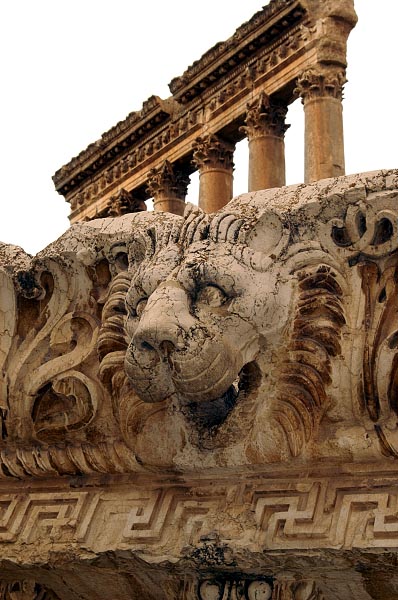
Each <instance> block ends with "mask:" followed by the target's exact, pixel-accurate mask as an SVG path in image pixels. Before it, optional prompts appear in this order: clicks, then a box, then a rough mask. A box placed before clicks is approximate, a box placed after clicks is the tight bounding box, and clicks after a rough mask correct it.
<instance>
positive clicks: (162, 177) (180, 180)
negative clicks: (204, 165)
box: [147, 160, 189, 215]
mask: <svg viewBox="0 0 398 600" xmlns="http://www.w3.org/2000/svg"><path fill="white" fill-rule="evenodd" d="M147 183H148V188H147V191H148V193H149V194H151V196H153V201H154V210H155V211H156V212H170V213H174V214H175V215H183V214H184V210H185V196H186V195H187V189H188V184H189V177H188V176H187V175H185V174H184V173H182V172H181V171H178V170H176V169H174V168H173V166H172V165H171V163H169V161H168V160H165V161H164V163H163V164H162V165H161V166H160V167H159V168H157V169H151V171H149V173H148V182H147Z"/></svg>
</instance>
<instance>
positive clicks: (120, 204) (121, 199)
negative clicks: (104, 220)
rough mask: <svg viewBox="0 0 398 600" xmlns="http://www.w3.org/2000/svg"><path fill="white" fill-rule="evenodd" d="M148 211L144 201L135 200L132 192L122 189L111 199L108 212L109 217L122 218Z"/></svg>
mask: <svg viewBox="0 0 398 600" xmlns="http://www.w3.org/2000/svg"><path fill="white" fill-rule="evenodd" d="M144 210H146V204H145V202H144V201H143V200H139V199H138V198H134V197H133V196H132V194H131V193H130V192H128V191H127V190H125V189H123V188H122V189H121V190H120V191H119V192H118V193H117V194H115V195H114V196H111V197H110V199H109V207H108V209H107V211H106V215H105V216H107V217H121V216H122V215H126V214H127V213H135V212H141V211H144Z"/></svg>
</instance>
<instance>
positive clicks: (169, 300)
mask: <svg viewBox="0 0 398 600" xmlns="http://www.w3.org/2000/svg"><path fill="white" fill-rule="evenodd" d="M194 325H195V320H194V318H193V317H192V315H191V314H190V312H189V300H188V296H187V294H186V292H185V290H184V288H182V287H181V286H180V284H178V283H177V282H174V281H172V282H165V283H163V284H161V285H160V286H159V287H158V288H157V289H156V291H155V292H154V293H153V294H152V295H151V296H150V297H149V299H148V303H147V305H146V308H145V310H144V312H143V314H142V316H141V319H140V322H139V324H138V327H137V329H136V331H135V334H134V337H133V343H134V344H135V346H136V347H138V348H141V350H149V351H150V350H156V352H158V353H159V354H161V355H163V356H165V355H168V354H170V352H172V351H173V350H174V349H176V348H177V349H178V348H183V347H184V346H185V344H186V336H187V333H188V332H189V330H190V329H192V327H193V326H194Z"/></svg>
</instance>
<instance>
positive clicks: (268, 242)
mask: <svg viewBox="0 0 398 600" xmlns="http://www.w3.org/2000/svg"><path fill="white" fill-rule="evenodd" d="M287 234H288V230H287V229H286V228H284V226H283V223H282V222H281V220H280V218H279V216H278V215H276V214H275V213H272V212H266V213H265V214H263V215H261V217H260V218H259V219H258V221H257V222H256V223H255V224H254V226H253V227H251V228H250V229H249V231H248V232H247V233H246V236H245V243H246V244H247V246H248V247H249V248H251V249H252V250H253V251H254V252H259V253H260V254H262V255H264V256H271V255H273V256H277V255H278V254H279V253H280V251H281V250H282V247H283V246H284V245H285V238H286V237H287Z"/></svg>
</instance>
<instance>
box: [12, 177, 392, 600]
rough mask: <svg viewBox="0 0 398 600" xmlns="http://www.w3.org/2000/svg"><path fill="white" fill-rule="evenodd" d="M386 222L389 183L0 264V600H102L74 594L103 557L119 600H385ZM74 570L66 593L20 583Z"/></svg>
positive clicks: (77, 231) (92, 228) (236, 206)
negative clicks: (0, 578)
mask: <svg viewBox="0 0 398 600" xmlns="http://www.w3.org/2000/svg"><path fill="white" fill-rule="evenodd" d="M397 198H398V171H379V172H375V173H367V174H366V173H365V174H361V175H355V176H349V177H342V178H335V179H327V180H323V181H319V182H317V183H314V184H311V185H296V186H290V187H285V188H278V189H273V190H264V191H260V192H253V193H250V194H245V195H242V196H240V197H238V198H236V199H234V200H233V201H231V202H230V203H229V204H228V205H227V206H225V207H224V208H222V209H221V210H220V211H218V212H216V213H213V214H205V213H204V212H202V211H201V210H200V209H199V208H198V207H195V206H192V205H187V207H186V210H185V213H184V215H182V216H179V215H175V214H170V213H158V214H156V213H147V212H145V211H141V212H138V213H135V214H124V215H121V216H118V217H115V218H111V217H108V218H104V219H97V220H92V221H90V222H87V223H79V224H76V225H74V226H72V227H71V229H70V230H69V231H68V232H66V233H65V234H64V235H63V236H62V237H61V238H60V239H59V240H57V241H56V242H54V243H53V244H51V245H50V246H48V247H47V248H46V249H45V250H43V251H42V252H40V253H39V254H38V255H37V256H36V257H34V258H32V257H30V256H29V255H27V254H26V253H25V252H24V251H23V250H21V249H20V248H16V247H14V246H9V245H6V244H3V245H1V247H0V260H1V269H0V278H1V307H2V310H1V321H0V325H1V336H0V361H1V388H0V389H1V403H0V409H1V410H0V417H1V440H0V467H1V470H0V553H2V554H1V556H4V557H6V558H7V560H8V561H9V562H8V563H7V565H6V569H5V574H6V578H5V582H4V586H3V588H4V590H3V592H2V593H3V596H4V598H5V599H6V600H9V599H12V598H14V596H15V598H20V597H21V598H25V597H28V598H30V597H32V598H43V600H44V598H57V597H60V598H63V597H65V598H72V599H74V598H75V597H76V598H77V597H81V598H87V599H88V598H91V597H98V598H104V599H105V598H106V597H108V596H109V594H111V595H112V593H113V591H112V590H113V586H114V585H116V583H115V581H116V580H115V581H114V580H113V579H112V580H109V582H105V581H104V584H103V589H102V588H101V589H102V591H101V592H100V591H98V589H99V588H98V586H97V584H95V583H93V584H91V583H89V581H88V580H87V583H84V585H83V583H82V582H80V583H76V582H75V576H74V575H73V574H72V571H73V568H74V567H73V565H75V564H77V563H78V565H79V567H78V569H83V570H84V569H85V568H86V567H87V569H88V568H89V567H88V565H86V566H84V565H85V564H86V563H85V561H86V560H87V557H90V560H91V558H92V557H96V559H95V560H97V559H98V560H102V561H105V562H106V561H107V560H108V558H109V556H108V553H109V552H115V553H116V555H115V556H117V558H116V559H115V560H116V562H117V564H121V563H120V561H122V562H123V560H125V558H122V557H123V556H126V555H125V554H123V553H129V554H128V556H129V558H128V561H127V563H126V564H128V565H129V566H128V567H126V568H127V569H128V570H129V569H130V570H131V577H134V578H136V579H134V582H135V583H134V585H133V584H132V585H133V588H132V589H134V590H141V587H140V586H141V585H142V586H144V587H143V588H142V589H144V591H143V592H141V591H136V592H134V593H135V594H136V595H135V596H134V595H132V596H131V594H130V596H129V595H128V593H127V592H124V591H123V592H122V591H120V593H119V596H120V598H121V599H122V600H125V599H126V600H127V598H130V597H133V598H135V597H137V598H139V597H142V598H148V599H152V598H155V597H156V598H157V597H160V598H164V599H165V600H169V599H170V600H171V599H173V598H185V600H198V599H201V600H207V599H208V598H217V599H222V600H237V599H239V600H251V599H252V598H256V599H258V598H269V599H271V600H293V599H299V600H315V599H316V600H323V599H325V600H327V599H328V598H341V599H342V600H343V599H344V598H349V597H352V598H355V599H356V598H359V597H360V596H358V594H359V591H358V590H360V591H361V593H363V594H365V593H367V592H365V591H364V590H370V591H369V594H368V596H366V595H364V596H363V597H364V598H367V597H369V598H372V597H380V598H384V599H385V598H388V599H389V600H390V599H391V598H393V595H392V593H393V592H392V591H391V590H394V589H395V588H394V586H395V585H396V583H395V579H394V577H393V575H392V574H391V577H390V573H389V572H388V573H387V572H386V573H385V575H383V577H384V579H383V582H382V589H383V590H384V591H383V594H384V596H383V595H381V596H380V594H379V596H377V594H376V595H375V593H376V592H374V591H373V590H374V589H376V588H377V586H376V583H375V579H374V578H375V574H374V573H375V572H376V571H374V570H375V569H376V567H374V564H376V563H375V562H374V561H376V560H381V559H376V558H375V557H376V555H377V556H378V555H379V554H380V553H385V549H386V548H392V549H393V548H395V547H396V544H397V540H398V524H397V517H396V511H397V506H398V495H397V489H396V473H397V466H396V458H397V456H398V433H397V416H398V415H397V385H398V384H397V377H398V375H397V370H398V367H397V364H398V358H397V356H398V354H397V339H398V319H397V312H398V305H397V255H398V254H397V251H398V248H397V247H398V236H397V222H398V220H397V216H398V215H397ZM117 200H118V203H117V206H118V207H119V209H120V212H122V205H123V202H130V201H131V197H130V196H129V195H128V194H127V193H126V192H121V194H120V197H119V198H118V199H117ZM115 202H116V201H115ZM115 205H116V204H115ZM49 486H50V487H49ZM370 550H372V552H373V553H375V554H374V555H373V554H372V556H371V557H368V556H367V553H369V551H370ZM66 551H67V556H68V557H70V556H73V558H72V559H71V558H65V560H66V564H69V565H72V566H70V568H71V569H72V571H71V572H70V573H69V575H65V577H66V579H65V581H66V582H67V588H65V586H64V574H63V573H64V572H63V571H62V570H61V571H59V572H58V571H57V572H56V573H55V574H54V577H53V578H51V577H50V578H48V577H47V574H46V573H44V574H43V578H41V577H38V576H37V572H36V571H35V570H33V571H32V572H29V573H28V574H26V575H25V573H24V572H23V571H18V569H17V565H25V567H26V568H27V567H28V566H29V565H30V567H29V568H31V567H32V569H33V566H34V569H36V568H37V565H38V564H40V565H42V564H48V563H49V561H51V560H52V556H64V554H63V553H64V552H66ZM314 552H316V553H317V556H318V558H319V561H320V562H319V565H323V566H319V565H318V563H317V565H316V568H315V566H314V560H313V553H314ZM68 553H72V554H68ZM117 553H122V554H117ZM137 553H138V554H137ZM311 553H312V554H311ZM333 553H335V554H333ZM344 553H345V554H344ZM377 553H379V554H377ZM138 555H139V557H140V561H141V562H140V563H139V564H138V566H137V565H136V564H135V563H134V561H136V560H137V556H138ZM383 556H385V558H384V559H383V560H384V562H383V563H382V564H383V569H385V568H387V567H386V564H387V563H386V562H385V561H386V560H387V558H386V555H384V554H383ZM106 557H108V558H106ZM358 557H359V558H358ZM337 558H338V561H340V562H338V565H337V563H336V562H335V561H336V560H337ZM62 560H64V559H62ZM109 560H110V559H109ZM126 560H127V559H126ZM317 560H318V559H317ZM68 561H69V562H68ZM76 561H77V563H76ZM129 561H130V562H129ZM131 561H133V563H131ZM164 561H169V563H167V564H170V565H175V566H174V567H172V568H171V567H170V568H169V567H168V568H165V567H164ZM341 561H343V562H341ZM344 561H346V562H344ZM358 561H359V562H360V564H361V569H362V570H361V571H358V572H357V571H356V570H355V569H356V565H357V564H358ZM387 562H388V561H387ZM150 563H153V564H154V565H157V566H156V569H157V571H156V573H157V576H159V577H163V578H164V583H163V584H162V585H163V587H162V591H161V592H159V594H160V595H159V594H158V591H157V587H156V585H152V584H150V583H148V587H145V586H146V585H147V583H145V582H146V581H147V580H146V579H145V578H146V577H148V578H149V579H150V577H151V569H152V568H155V567H151V566H150ZM343 563H344V566H342V565H343ZM104 564H105V563H104ZM106 564H108V563H106ZM377 564H379V563H377ZM388 564H389V563H388ZM10 565H11V566H10ZM160 565H163V566H160ZM336 565H337V566H336ZM339 565H340V566H339ZM11 567H12V568H11ZM25 567H24V568H25ZM318 567H319V568H318ZM18 568H19V567H18ZM57 568H58V567H57ZM62 568H64V567H62ZM65 568H66V567H65ZM68 568H69V567H68ZM90 568H91V567H90ZM112 568H113V567H112ZM377 568H379V567H377ZM142 569H144V571H145V573H146V574H145V577H144V578H143V576H142V572H143V571H142ZM339 569H340V570H339ZM341 569H342V570H343V571H344V573H345V575H344V576H340V575H341V573H342V572H343V571H341ZM129 572H130V571H129ZM325 572H326V573H327V574H328V575H327V576H325V575H324V573H325ZM383 572H384V571H383ZM32 573H33V574H32ZM40 573H41V572H40ZM57 573H58V574H57ZM96 573H97V571H96ZM112 573H113V571H112ZM181 573H183V574H184V575H183V577H182V575H181ZM347 573H349V574H350V576H348V575H347ZM355 573H357V574H356V575H355V577H357V579H355V577H354V574H355ZM360 573H362V575H361V574H360ZM112 577H120V578H121V579H120V580H119V579H117V582H118V583H117V585H120V586H121V588H120V589H122V588H123V586H124V585H125V580H124V579H123V577H124V575H123V576H122V575H121V574H120V573H118V574H117V576H116V575H115V574H114V573H113V575H112ZM352 578H353V580H352V581H351V579H352ZM148 581H149V580H148ZM26 582H28V583H26ZM32 582H33V583H32ZM35 582H40V584H39V583H35ZM65 585H66V584H65ZM101 585H102V584H101ZM63 586H64V587H63ZM84 586H86V587H84ZM90 586H91V587H90ZM96 586H97V587H96ZM151 586H152V587H151ZM181 586H182V587H181ZM83 588H84V590H85V591H84V592H81V591H80V590H81V589H83ZM65 589H67V590H74V591H73V593H72V591H70V592H69V591H65ZM123 589H124V588H123ZM52 590H54V592H53V591H52ZM145 590H146V591H145ZM335 590H339V591H337V592H336V591H335ZM21 594H25V595H21ZM29 594H30V595H29ZM74 594H75V595H74ZM76 594H78V595H76ZM79 594H80V595H79ZM93 594H94V596H93ZM137 594H138V596H137ZM139 594H141V596H139ZM157 594H158V595H157ZM333 594H334V595H333ZM350 594H351V595H350ZM372 594H373V595H372ZM119 596H117V597H119Z"/></svg>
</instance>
